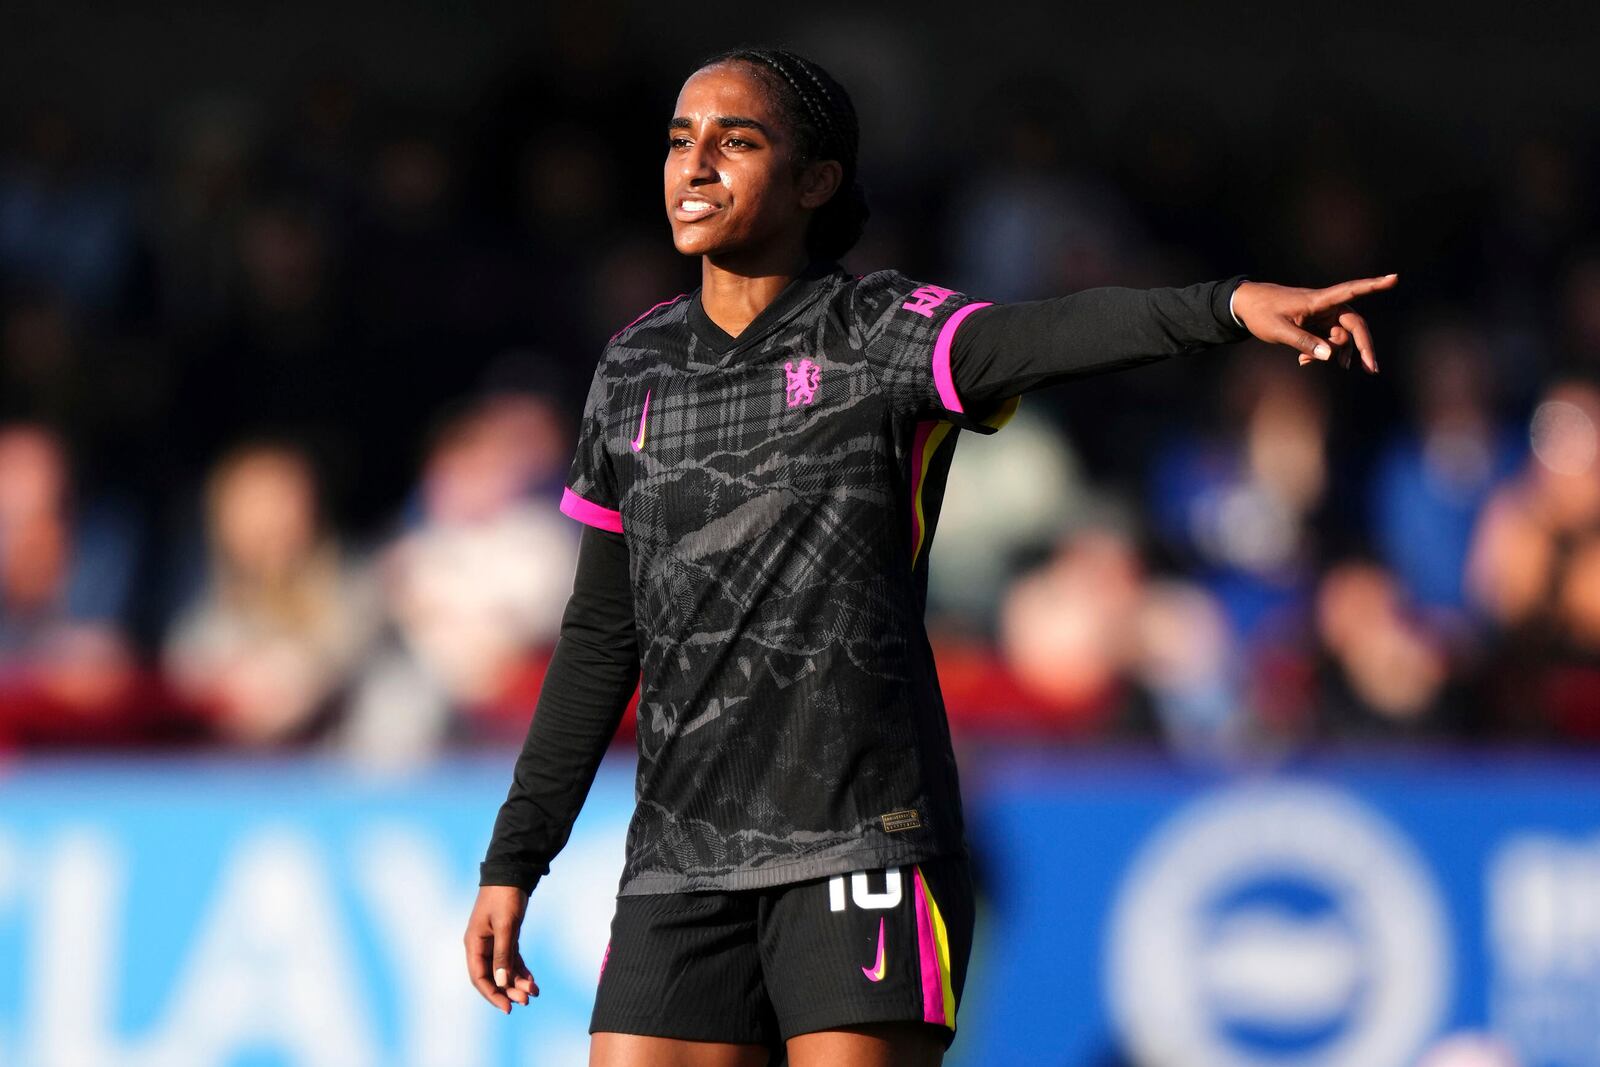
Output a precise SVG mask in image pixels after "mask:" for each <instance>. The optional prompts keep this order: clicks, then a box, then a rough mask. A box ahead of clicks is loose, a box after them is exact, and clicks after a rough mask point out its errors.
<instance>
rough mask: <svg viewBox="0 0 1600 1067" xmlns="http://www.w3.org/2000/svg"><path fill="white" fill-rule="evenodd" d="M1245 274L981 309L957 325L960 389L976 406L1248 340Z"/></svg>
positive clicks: (954, 349) (954, 371)
mask: <svg viewBox="0 0 1600 1067" xmlns="http://www.w3.org/2000/svg"><path fill="white" fill-rule="evenodd" d="M1244 280H1245V276H1244V275H1238V276H1236V277H1233V278H1229V279H1227V280H1225V281H1217V282H1202V283H1200V284H1198V285H1190V286H1186V287H1184V288H1181V289H1179V288H1164V289H1126V288H1121V287H1106V288H1100V289H1085V290H1083V291H1082V292H1078V293H1073V294H1071V295H1070V296H1062V297H1055V298H1053V299H1050V300H1034V301H1028V302H1023V303H1015V304H993V305H990V306H988V307H983V308H979V309H978V310H976V311H975V312H973V313H972V314H971V315H969V316H968V317H967V319H966V321H965V322H964V323H962V324H961V328H960V329H959V330H957V331H956V333H955V338H954V343H953V345H952V346H951V349H950V373H951V377H952V378H953V379H954V383H955V389H956V392H957V393H958V394H959V395H960V397H961V398H962V399H963V400H966V401H968V402H970V403H972V404H986V403H989V402H992V401H997V400H1003V399H1006V398H1008V397H1013V396H1017V395H1018V394H1021V393H1025V392H1028V391H1030V390H1033V389H1040V388H1043V387H1045V386H1048V385H1054V384H1056V383H1058V382H1064V381H1068V380H1070V379H1073V378H1081V377H1087V376H1088V375H1091V374H1104V373H1106V372H1108V371H1115V370H1122V369H1124V368H1127V367H1137V366H1139V365H1141V364H1144V363H1151V362H1154V361H1156V360H1160V359H1166V358H1167V357H1169V356H1175V355H1179V354H1181V353H1184V352H1188V351H1191V350H1193V349H1196V348H1200V347H1204V346H1208V345H1218V344H1226V343H1228V342H1231V341H1242V340H1244V339H1245V338H1247V337H1249V336H1250V332H1249V331H1248V330H1246V329H1245V328H1244V327H1243V326H1241V325H1239V323H1238V320H1236V319H1235V318H1234V316H1233V313H1232V311H1231V309H1230V306H1229V304H1230V301H1231V299H1232V296H1233V291H1234V290H1235V289H1236V288H1238V286H1239V283H1240V282H1242V281H1244Z"/></svg>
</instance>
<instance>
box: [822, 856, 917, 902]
mask: <svg viewBox="0 0 1600 1067" xmlns="http://www.w3.org/2000/svg"><path fill="white" fill-rule="evenodd" d="M867 873H868V872H866V871H856V872H855V873H854V874H852V875H850V899H851V900H852V901H854V902H855V906H856V907H858V908H868V909H877V910H882V909H884V908H892V907H894V906H895V905H897V904H899V903H900V886H901V880H900V869H899V868H898V867H892V868H887V869H885V870H884V878H883V881H884V885H883V891H882V892H874V891H873V889H872V888H871V886H869V885H868V884H867ZM844 880H845V876H844V875H842V874H836V875H834V876H833V877H832V878H830V879H828V910H829V911H843V910H844Z"/></svg>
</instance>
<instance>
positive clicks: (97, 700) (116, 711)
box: [0, 423, 143, 743]
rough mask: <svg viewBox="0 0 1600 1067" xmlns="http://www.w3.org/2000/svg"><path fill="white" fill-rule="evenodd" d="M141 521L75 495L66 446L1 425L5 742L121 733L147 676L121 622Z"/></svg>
mask: <svg viewBox="0 0 1600 1067" xmlns="http://www.w3.org/2000/svg"><path fill="white" fill-rule="evenodd" d="M136 555H137V536H136V531H135V525H134V523H133V522H132V520H131V519H129V517H128V516H127V515H125V514H122V513H121V512H119V511H117V510H116V509H115V508H113V507H110V506H109V505H103V504H94V503H90V502H87V501H84V500H80V499H75V494H74V492H73V486H72V480H71V475H70V472H69V468H68V460H67V454H66V448H65V446H64V444H63V443H62V441H61V439H60V438H59V437H58V436H56V434H55V433H53V432H52V431H50V430H48V429H46V428H45V427H43V426H39V425H36V424H30V423H12V424H10V425H7V426H4V427H0V741H4V740H7V739H9V740H11V741H13V742H18V743H22V742H43V741H58V740H67V739H71V740H76V741H79V742H87V743H97V742H107V741H114V740H125V739H128V738H130V737H132V736H134V735H136V734H137V733H138V732H139V729H140V725H141V724H140V723H136V722H133V721H131V719H132V717H131V714H125V713H131V712H132V711H133V710H134V709H135V705H138V704H139V703H140V701H141V698H142V696H143V694H142V693H141V691H140V679H139V677H138V673H137V671H136V664H135V661H134V658H133V650H132V648H131V647H130V643H129V640H128V637H127V633H126V631H125V628H124V626H125V622H126V612H127V609H128V599H129V592H130V588H131V584H132V576H133V570H134V562H135V558H136Z"/></svg>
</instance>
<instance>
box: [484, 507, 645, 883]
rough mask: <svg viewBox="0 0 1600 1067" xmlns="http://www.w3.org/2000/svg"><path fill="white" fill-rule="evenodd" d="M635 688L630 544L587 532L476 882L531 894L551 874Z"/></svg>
mask: <svg viewBox="0 0 1600 1067" xmlns="http://www.w3.org/2000/svg"><path fill="white" fill-rule="evenodd" d="M638 682H639V645H638V641H637V640H636V638H635V631H634V621H633V588H632V584H631V581H630V578H629V574H628V544H627V541H626V540H625V539H624V538H623V536H622V535H621V534H619V533H612V532H611V531H610V530H601V529H599V528H597V527H594V526H585V527H584V528H583V533H582V535H581V539H580V540H579V542H578V566H577V572H576V574H575V575H574V576H573V582H572V596H571V597H570V598H569V599H568V600H567V607H566V610H565V611H564V612H563V614H562V617H561V632H560V635H559V636H558V637H557V638H556V647H555V651H554V652H553V653H552V654H551V657H550V666H549V669H548V670H547V671H546V672H545V677H544V685H543V686H542V687H541V688H540V690H539V701H538V703H537V705H535V707H534V712H533V721H532V722H531V723H530V724H529V725H528V735H527V737H526V738H525V739H524V740H523V742H522V752H521V754H520V755H518V756H517V765H516V769H515V771H514V772H513V773H512V779H511V789H510V791H509V792H508V793H507V794H506V799H505V803H503V804H502V805H501V806H500V813H499V815H498V816H497V817H496V818H495V823H494V836H493V837H492V839H491V840H490V842H489V850H488V854H487V856H486V857H485V858H484V861H483V863H482V864H480V865H479V868H478V871H479V877H478V884H479V885H515V886H521V887H522V888H524V889H528V890H532V889H533V887H534V884H535V883H536V882H538V880H539V879H540V878H541V877H542V876H543V875H544V874H546V873H547V872H548V871H549V870H550V860H551V859H553V858H554V857H555V855H556V853H557V852H560V851H561V848H562V846H563V845H565V844H566V843H567V836H568V835H569V834H570V833H571V832H572V824H573V822H574V820H576V819H577V817H578V809H579V808H581V807H583V801H584V798H585V797H587V796H588V795H589V786H590V785H592V784H593V783H594V775H595V771H596V769H597V768H598V767H599V766H600V758H601V757H602V756H604V755H605V751H606V746H608V745H609V744H610V743H611V738H612V737H613V736H614V735H615V734H616V732H617V724H618V723H619V722H621V721H622V713H623V711H624V710H625V709H626V708H627V706H628V699H629V698H630V697H631V696H632V695H633V690H634V687H635V686H637V685H638Z"/></svg>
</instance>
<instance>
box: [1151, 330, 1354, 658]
mask: <svg viewBox="0 0 1600 1067" xmlns="http://www.w3.org/2000/svg"><path fill="white" fill-rule="evenodd" d="M1224 408H1225V412H1224V417H1223V426H1224V429H1223V431H1222V432H1221V433H1220V434H1219V435H1217V436H1216V437H1214V438H1212V439H1209V440H1207V439H1203V438H1199V437H1193V436H1190V437H1181V438H1178V439H1177V440H1176V442H1175V443H1173V444H1172V445H1170V446H1169V447H1168V448H1167V450H1166V453H1165V455H1164V456H1162V457H1161V459H1160V460H1159V461H1158V463H1157V465H1156V468H1155V471H1154V474H1153V480H1152V485H1151V490H1150V494H1151V501H1150V507H1151V512H1152V518H1153V520H1154V522H1155V525H1156V529H1157V531H1158V533H1159V534H1160V536H1161V537H1162V539H1163V540H1164V541H1165V542H1166V544H1167V547H1168V548H1169V549H1170V550H1171V551H1173V552H1174V553H1175V554H1176V555H1177V556H1178V558H1180V559H1181V560H1183V561H1185V562H1186V563H1188V564H1189V565H1190V566H1192V567H1193V568H1194V570H1195V571H1196V574H1197V577H1198V578H1199V580H1200V581H1201V583H1202V584H1203V585H1204V586H1205V587H1206V588H1207V589H1209V590H1210V591H1211V592H1212V593H1213V594H1214V595H1215V596H1217V597H1218V598H1219V599H1220V601H1221V603H1222V605H1223V607H1224V609H1225V610H1226V612H1227V614H1228V619H1229V624H1230V626H1231V627H1232V629H1233V630H1234V631H1235V632H1236V633H1238V634H1239V636H1240V638H1241V639H1242V640H1244V641H1246V642H1247V643H1254V642H1256V641H1257V640H1258V639H1260V640H1267V639H1271V638H1273V637H1274V636H1275V635H1277V634H1280V633H1281V632H1283V626H1284V623H1285V621H1286V620H1288V619H1291V618H1293V617H1295V616H1297V615H1299V614H1303V612H1304V611H1305V609H1306V607H1307V606H1308V604H1309V597H1310V593H1311V588H1312V584H1313V582H1314V579H1315V565H1316V562H1317V544H1316V539H1315V536H1314V525H1313V523H1312V521H1311V520H1312V517H1313V516H1314V515H1315V513H1316V512H1317V510H1318V509H1319V508H1320V507H1321V506H1322V504H1323V501H1324V496H1325V494H1326V492H1327V488H1328V477H1329V473H1328V455H1327V421H1328V419H1327V411H1326V405H1325V403H1324V400H1323V397H1322V394H1321V392H1320V391H1319V390H1318V389H1317V388H1316V386H1315V384H1314V383H1313V381H1312V380H1311V379H1310V378H1309V377H1308V376H1307V375H1306V374H1304V373H1303V372H1302V371H1301V370H1300V369H1299V368H1295V367H1285V366H1282V365H1280V364H1279V363H1278V362H1276V361H1272V360H1267V359H1261V358H1258V354H1257V353H1254V352H1248V351H1246V352H1241V353H1240V354H1239V355H1238V356H1237V357H1235V360H1234V362H1233V364H1232V366H1231V367H1230V368H1229V369H1228V371H1227V374H1226V378H1225V381H1224Z"/></svg>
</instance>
